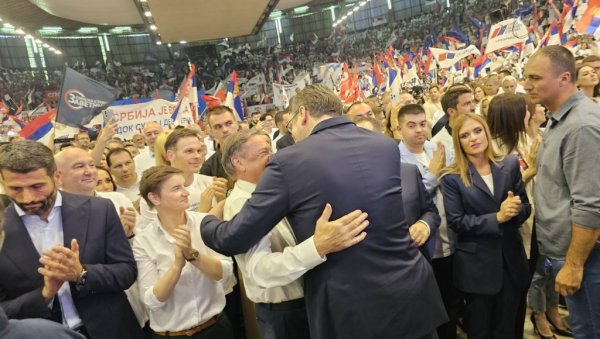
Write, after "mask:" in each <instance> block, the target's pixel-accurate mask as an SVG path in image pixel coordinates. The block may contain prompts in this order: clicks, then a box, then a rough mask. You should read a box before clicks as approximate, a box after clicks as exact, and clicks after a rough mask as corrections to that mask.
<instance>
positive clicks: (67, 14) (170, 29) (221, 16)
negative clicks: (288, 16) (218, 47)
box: [0, 0, 325, 43]
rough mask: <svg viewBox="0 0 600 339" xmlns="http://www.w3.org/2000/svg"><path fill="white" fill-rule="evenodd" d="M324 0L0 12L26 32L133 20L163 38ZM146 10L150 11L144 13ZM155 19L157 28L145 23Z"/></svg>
mask: <svg viewBox="0 0 600 339" xmlns="http://www.w3.org/2000/svg"><path fill="white" fill-rule="evenodd" d="M311 2H312V3H322V2H325V1H323V0H313V1H311V0H201V1H198V0H102V1H97V0H1V1H0V18H2V19H3V20H4V21H7V22H10V23H11V24H12V25H13V26H15V27H20V28H23V29H24V30H25V31H27V32H36V31H39V30H41V29H42V28H44V27H60V28H62V29H64V30H67V31H77V30H79V29H81V28H82V27H88V28H89V27H92V28H93V27H97V28H98V30H99V31H106V30H107V29H110V28H113V27H119V26H131V27H133V28H134V29H135V30H137V31H149V32H151V33H153V35H154V36H155V38H156V39H157V40H161V41H162V42H165V43H168V42H179V41H182V40H185V41H202V40H211V39H220V38H224V37H236V36H243V35H251V34H256V33H257V32H258V31H259V30H260V28H261V27H262V26H263V24H264V23H265V22H266V20H267V19H268V18H269V14H270V13H271V11H273V10H275V9H277V10H286V9H291V8H294V7H297V6H302V5H306V4H308V3H311ZM148 11H149V13H147V12H148ZM152 24H154V25H156V28H157V29H156V31H151V30H150V29H149V28H150V26H151V25H152Z"/></svg>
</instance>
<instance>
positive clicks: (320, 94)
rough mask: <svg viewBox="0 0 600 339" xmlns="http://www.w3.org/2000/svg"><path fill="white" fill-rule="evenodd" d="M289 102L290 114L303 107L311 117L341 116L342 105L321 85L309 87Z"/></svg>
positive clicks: (331, 92)
mask: <svg viewBox="0 0 600 339" xmlns="http://www.w3.org/2000/svg"><path fill="white" fill-rule="evenodd" d="M292 98H293V100H291V102H290V112H292V114H294V113H297V112H298V110H299V109H300V107H302V106H304V108H306V109H307V110H308V112H309V114H310V116H311V117H314V118H320V117H321V116H323V115H342V112H343V111H344V105H343V104H342V101H341V100H340V98H338V96H337V95H336V94H335V93H334V92H333V91H332V90H331V89H330V88H329V87H327V86H325V85H323V84H316V85H310V86H307V87H305V88H304V89H303V90H301V91H300V93H298V94H296V95H294V96H293V97H292Z"/></svg>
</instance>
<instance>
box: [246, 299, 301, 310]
mask: <svg viewBox="0 0 600 339" xmlns="http://www.w3.org/2000/svg"><path fill="white" fill-rule="evenodd" d="M256 306H260V307H263V308H266V309H268V310H272V311H287V310H295V309H298V308H303V307H305V306H304V298H300V299H295V300H288V301H282V302H280V303H257V304H256Z"/></svg>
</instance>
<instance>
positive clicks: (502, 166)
mask: <svg viewBox="0 0 600 339" xmlns="http://www.w3.org/2000/svg"><path fill="white" fill-rule="evenodd" d="M452 130H453V133H452V139H453V141H454V154H455V161H454V163H453V164H451V165H450V166H449V167H447V168H446V169H445V170H444V172H443V174H442V176H441V187H442V193H443V195H444V207H445V209H446V218H447V222H448V226H449V227H450V228H451V229H452V230H453V231H454V232H456V234H457V239H456V252H455V255H454V272H453V275H454V285H455V286H456V288H458V289H459V290H460V291H461V292H462V293H463V295H464V297H465V300H466V310H465V317H464V323H465V328H466V330H467V334H468V336H469V339H477V338H486V339H492V338H498V339H500V338H502V339H510V338H514V336H515V333H514V328H515V326H514V324H515V320H516V315H515V314H516V312H517V309H518V305H519V300H520V297H521V295H522V293H523V292H524V291H525V289H526V288H527V284H528V278H529V268H528V265H527V257H526V255H525V249H524V248H523V241H522V239H521V235H520V234H519V231H518V229H519V227H521V224H522V223H523V222H524V221H525V220H526V219H527V217H528V216H529V214H530V213H531V207H530V206H529V201H528V199H527V194H526V192H525V186H524V185H523V180H522V178H521V172H520V169H519V161H518V159H517V158H516V157H513V156H509V157H506V158H504V159H502V160H497V159H496V158H495V156H494V153H493V150H492V146H491V145H490V143H489V142H490V140H491V139H490V132H489V128H488V127H487V124H486V123H485V121H484V120H483V119H482V118H481V117H479V116H478V115H475V114H471V113H469V114H465V115H462V116H460V117H459V118H458V119H457V121H456V122H455V124H454V126H452Z"/></svg>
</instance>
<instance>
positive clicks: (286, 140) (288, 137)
mask: <svg viewBox="0 0 600 339" xmlns="http://www.w3.org/2000/svg"><path fill="white" fill-rule="evenodd" d="M294 143H295V142H294V138H292V134H291V133H286V134H284V135H283V136H282V137H281V138H279V140H277V142H276V143H275V145H276V146H277V151H281V150H282V149H284V148H286V147H288V146H292V145H293V144H294Z"/></svg>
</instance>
